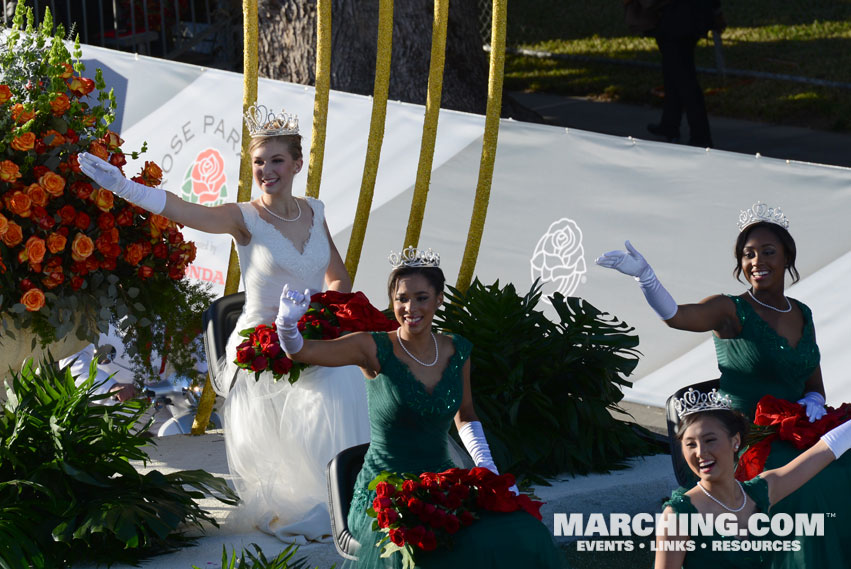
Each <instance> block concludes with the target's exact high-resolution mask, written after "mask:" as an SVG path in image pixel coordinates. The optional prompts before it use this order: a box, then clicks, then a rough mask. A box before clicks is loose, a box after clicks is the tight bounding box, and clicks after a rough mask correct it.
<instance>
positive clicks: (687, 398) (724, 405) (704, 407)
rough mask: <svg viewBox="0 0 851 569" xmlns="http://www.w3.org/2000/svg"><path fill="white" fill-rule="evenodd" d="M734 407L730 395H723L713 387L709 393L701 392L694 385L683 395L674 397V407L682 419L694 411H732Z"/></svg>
mask: <svg viewBox="0 0 851 569" xmlns="http://www.w3.org/2000/svg"><path fill="white" fill-rule="evenodd" d="M732 408H733V404H732V402H731V401H730V396H729V395H721V394H720V393H718V390H717V389H713V390H712V391H710V392H708V393H701V392H700V391H698V390H696V389H695V388H693V387H692V388H689V390H688V391H686V392H685V393H684V394H683V396H682V397H677V398H676V399H674V409H676V411H677V417H679V418H680V419H682V418H683V417H685V416H686V415H691V414H692V413H700V412H702V411H719V410H722V411H730V410H731V409H732Z"/></svg>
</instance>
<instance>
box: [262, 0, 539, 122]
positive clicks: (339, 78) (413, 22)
mask: <svg viewBox="0 0 851 569" xmlns="http://www.w3.org/2000/svg"><path fill="white" fill-rule="evenodd" d="M394 4H395V6H394V14H393V51H392V61H391V69H390V93H389V98H390V99H391V100H400V101H405V102H409V103H416V104H425V100H426V91H427V88H428V70H429V60H430V56H431V34H432V19H433V17H434V2H433V0H396V2H395V3H394ZM478 10H479V9H478V7H477V3H476V2H473V1H471V0H452V1H451V3H450V7H449V23H448V26H447V38H446V65H445V70H444V77H443V94H442V101H441V107H443V108H445V109H454V110H459V111H466V112H471V113H478V114H483V113H484V112H485V108H486V105H487V90H488V56H487V54H486V53H485V52H484V50H483V49H482V41H481V37H480V34H479V19H478V16H479V13H478ZM259 14H260V74H261V75H262V76H264V77H269V78H272V79H280V80H283V81H290V82H293V83H300V84H306V85H312V84H314V81H315V70H314V65H315V61H316V3H315V0H261V2H260V6H259ZM331 29H332V39H331V88H332V89H336V90H339V91H347V92H350V93H359V94H362V95H371V94H372V92H373V84H374V80H375V54H376V44H377V34H378V0H332V24H331ZM506 102H507V104H506V105H504V106H503V114H504V115H507V116H514V117H515V118H521V119H522V120H535V119H536V118H539V117H536V116H534V113H533V114H531V115H530V114H528V113H531V111H528V109H525V110H526V111H528V113H526V112H523V111H524V109H523V108H517V106H516V105H513V104H512V103H513V102H512V101H510V100H507V101H506Z"/></svg>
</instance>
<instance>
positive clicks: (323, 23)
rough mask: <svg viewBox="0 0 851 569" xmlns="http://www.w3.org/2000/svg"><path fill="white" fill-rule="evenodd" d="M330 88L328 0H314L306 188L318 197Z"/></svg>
mask: <svg viewBox="0 0 851 569" xmlns="http://www.w3.org/2000/svg"><path fill="white" fill-rule="evenodd" d="M330 91H331V0H318V1H317V2H316V90H315V93H316V94H315V96H314V99H313V134H312V135H311V137H310V163H309V165H308V168H307V191H306V192H305V193H306V194H307V195H308V196H310V197H312V198H318V197H319V183H320V181H321V180H322V162H323V160H324V158H325V129H326V127H327V126H328V94H329V92H330Z"/></svg>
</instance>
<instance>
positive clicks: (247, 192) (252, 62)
mask: <svg viewBox="0 0 851 569" xmlns="http://www.w3.org/2000/svg"><path fill="white" fill-rule="evenodd" d="M242 27H243V35H244V41H243V49H242V65H243V88H242V89H243V90H242V112H243V114H244V113H245V112H246V111H248V107H250V106H251V105H253V104H254V103H255V101H257V0H243V2H242ZM249 142H251V137H250V135H249V134H248V128H247V127H246V126H245V121H242V156H241V159H240V161H239V189H238V190H237V194H236V196H237V197H236V201H238V202H247V201H249V200H250V199H251V160H249V158H248V143H249ZM238 288H239V258H238V257H237V255H236V247H235V246H234V245H233V243H231V249H230V261H229V262H228V276H227V280H226V281H225V295H228V294H233V293H235V292H236V291H237V289H238ZM208 373H209V372H208ZM210 383H211V382H210V377H209V375H208V376H207V381H206V382H204V389H203V390H202V391H201V400H200V401H199V402H198V411H197V412H196V413H195V420H194V421H193V422H192V434H193V435H203V434H204V431H205V430H206V429H207V424H208V423H209V422H210V414H211V413H212V412H213V404H214V403H215V401H216V393H215V392H214V391H213V387H212V385H210Z"/></svg>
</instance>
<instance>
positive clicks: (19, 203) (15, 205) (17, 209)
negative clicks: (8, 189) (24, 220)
mask: <svg viewBox="0 0 851 569" xmlns="http://www.w3.org/2000/svg"><path fill="white" fill-rule="evenodd" d="M8 206H9V209H10V210H12V213H14V214H15V215H20V216H21V217H29V216H30V214H31V213H32V211H31V208H32V200H31V199H30V197H29V196H28V195H27V194H25V193H24V192H21V191H17V192H15V193H13V194H12V197H10V198H9V203H8Z"/></svg>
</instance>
